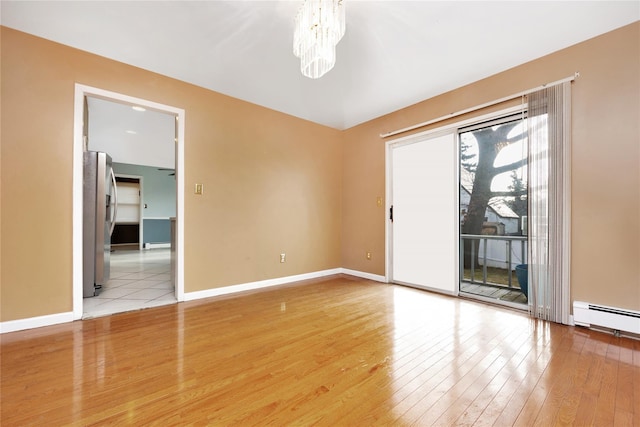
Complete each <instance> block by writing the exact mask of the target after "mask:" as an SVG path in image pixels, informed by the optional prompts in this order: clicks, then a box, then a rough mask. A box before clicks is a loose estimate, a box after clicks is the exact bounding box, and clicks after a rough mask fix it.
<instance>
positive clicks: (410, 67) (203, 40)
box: [1, 0, 640, 129]
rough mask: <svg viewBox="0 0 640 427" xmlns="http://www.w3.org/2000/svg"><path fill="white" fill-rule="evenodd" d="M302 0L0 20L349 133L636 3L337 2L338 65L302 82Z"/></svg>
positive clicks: (38, 10) (98, 9)
mask: <svg viewBox="0 0 640 427" xmlns="http://www.w3.org/2000/svg"><path fill="white" fill-rule="evenodd" d="M301 3H302V2H301V1H195V2H192V1H166V2H156V1H122V2H111V1H106V2H105V1H83V2H82V1H81V2H75V1H7V0H3V1H2V5H1V22H2V25H5V26H7V27H11V28H15V29H18V30H21V31H24V32H27V33H31V34H34V35H37V36H40V37H44V38H47V39H50V40H54V41H57V42H60V43H63V44H66V45H69V46H73V47H76V48H79V49H82V50H86V51H89V52H93V53H95V54H98V55H102V56H105V57H108V58H112V59H115V60H117V61H122V62H125V63H128V64H131V65H135V66H138V67H141V68H144V69H147V70H150V71H154V72H157V73H160V74H164V75H167V76H170V77H174V78H177V79H180V80H183V81H186V82H190V83H193V84H196V85H198V86H202V87H205V88H208V89H211V90H214V91H217V92H221V93H224V94H227V95H230V96H233V97H235V98H239V99H243V100H246V101H249V102H252V103H255V104H259V105H262V106H265V107H268V108H272V109H274V110H278V111H282V112H285V113H288V114H291V115H293V116H296V117H300V118H303V119H307V120H311V121H313V122H316V123H320V124H324V125H327V126H331V127H334V128H337V129H345V128H349V127H351V126H354V125H356V124H359V123H362V122H365V121H367V120H370V119H373V118H375V117H379V116H381V115H384V114H386V113H389V112H392V111H395V110H397V109H400V108H403V107H406V106H408V105H411V104H414V103H416V102H419V101H421V100H424V99H428V98H431V97H433V96H436V95H438V94H441V93H444V92H446V91H449V90H452V89H455V88H457V87H460V86H463V85H465V84H468V83H471V82H474V81H477V80H479V79H482V78H484V77H488V76H490V75H492V74H495V73H498V72H500V71H503V70H506V69H508V68H511V67H514V66H516V65H519V64H521V63H524V62H527V61H530V60H532V59H535V58H538V57H540V56H543V55H546V54H548V53H551V52H553V51H556V50H558V49H562V48H564V47H568V46H570V45H573V44H575V43H578V42H580V41H583V40H586V39H589V38H592V37H594V36H597V35H599V34H602V33H605V32H607V31H610V30H613V29H615V28H618V27H621V26H624V25H626V24H629V23H632V22H634V21H637V20H638V19H640V2H638V1H596V2H586V1H568V2H558V1H533V2H520V1H510V2H506V1H502V2H500V1H498V2H487V1H472V2H459V1H446V2H438V1H391V0H389V1H357V0H345V5H346V8H347V9H346V14H347V31H346V34H345V36H344V38H343V39H342V41H341V42H340V44H339V45H338V49H337V64H336V66H335V68H334V69H333V70H331V71H330V72H329V73H328V74H327V75H325V76H324V77H322V78H321V79H318V80H310V79H307V78H306V77H303V76H302V75H301V74H300V71H299V62H298V59H297V58H296V57H294V56H293V54H292V38H293V36H292V35H293V18H294V16H295V14H296V11H297V9H298V8H299V6H300V4H301ZM629 54H633V53H632V52H630V53H629ZM636 54H637V52H636ZM576 71H579V70H576ZM561 77H564V76H559V78H561ZM106 89H108V88H106Z"/></svg>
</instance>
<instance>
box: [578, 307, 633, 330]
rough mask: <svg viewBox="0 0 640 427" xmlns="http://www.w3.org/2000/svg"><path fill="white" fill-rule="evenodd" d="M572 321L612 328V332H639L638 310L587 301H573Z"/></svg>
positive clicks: (583, 324)
mask: <svg viewBox="0 0 640 427" xmlns="http://www.w3.org/2000/svg"><path fill="white" fill-rule="evenodd" d="M573 321H574V323H575V324H576V325H578V326H586V327H587V328H590V327H591V325H594V326H601V327H605V328H610V329H613V330H614V332H620V331H624V332H630V333H632V334H640V312H638V311H633V310H626V309H622V308H615V307H607V306H604V305H597V304H589V303H588V302H582V301H574V302H573Z"/></svg>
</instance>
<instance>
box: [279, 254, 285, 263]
mask: <svg viewBox="0 0 640 427" xmlns="http://www.w3.org/2000/svg"><path fill="white" fill-rule="evenodd" d="M285 261H287V254H280V262H285Z"/></svg>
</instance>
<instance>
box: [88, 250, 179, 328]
mask: <svg viewBox="0 0 640 427" xmlns="http://www.w3.org/2000/svg"><path fill="white" fill-rule="evenodd" d="M110 276H111V277H110V279H109V280H108V281H107V283H106V284H105V286H103V288H102V291H101V292H100V294H99V295H98V296H95V297H92V298H84V299H83V310H82V311H83V313H82V318H83V319H88V318H91V317H99V316H106V315H109V314H114V313H122V312H124V311H132V310H139V309H142V308H149V307H156V306H159V305H166V304H174V303H176V297H175V291H174V288H173V285H172V284H171V253H170V250H169V249H149V250H142V251H139V250H119V251H114V252H111V275H110Z"/></svg>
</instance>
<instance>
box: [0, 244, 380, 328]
mask: <svg viewBox="0 0 640 427" xmlns="http://www.w3.org/2000/svg"><path fill="white" fill-rule="evenodd" d="M145 246H146V245H145ZM154 247H157V246H154ZM147 249H148V248H147ZM334 274H347V275H350V276H355V277H361V278H363V279H368V280H373V281H376V282H382V283H386V280H385V277H384V276H380V275H377V274H371V273H366V272H363V271H357V270H350V269H348V268H333V269H330V270H322V271H315V272H312V273H304V274H297V275H294V276H286V277H278V278H275V279H267V280H260V281H257V282H250V283H242V284H239V285H231V286H225V287H223V288H213V289H206V290H203V291H196V292H185V294H184V301H192V300H197V299H202V298H210V297H216V296H220V295H228V294H233V293H237V292H243V291H250V290H255V289H264V288H269V287H272V286H278V285H284V284H287V283H292V282H298V281H301V280H308V279H317V278H320V277H325V276H332V275H334ZM73 320H74V317H73V312H72V311H71V312H67V313H56V314H49V315H46V316H38V317H30V318H27V319H18V320H9V321H7V322H0V334H4V333H6V332H15V331H22V330H25V329H32V328H39V327H42V326H51V325H57V324H59V323H66V322H73Z"/></svg>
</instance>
